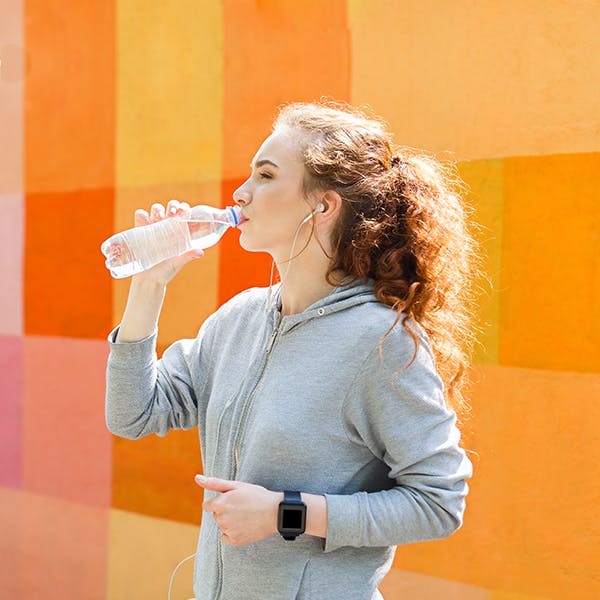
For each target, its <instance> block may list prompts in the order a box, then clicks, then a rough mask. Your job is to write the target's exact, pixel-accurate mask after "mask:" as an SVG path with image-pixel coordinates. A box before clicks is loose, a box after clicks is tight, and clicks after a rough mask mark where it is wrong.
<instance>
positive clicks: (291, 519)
mask: <svg viewBox="0 0 600 600" xmlns="http://www.w3.org/2000/svg"><path fill="white" fill-rule="evenodd" d="M302 509H303V507H302V506H299V507H298V508H286V509H285V510H284V511H283V518H282V523H281V526H282V527H283V529H301V528H302Z"/></svg>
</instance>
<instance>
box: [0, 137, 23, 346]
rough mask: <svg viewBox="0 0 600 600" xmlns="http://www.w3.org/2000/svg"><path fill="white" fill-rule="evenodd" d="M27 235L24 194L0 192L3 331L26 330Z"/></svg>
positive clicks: (0, 328) (0, 324) (0, 317)
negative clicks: (24, 251) (24, 303)
mask: <svg viewBox="0 0 600 600" xmlns="http://www.w3.org/2000/svg"><path fill="white" fill-rule="evenodd" d="M0 146H2V144H0ZM0 162H1V158H0ZM23 235H24V231H23V195H22V194H4V195H2V194H0V240H2V252H0V281H1V282H2V291H1V293H0V334H2V333H8V334H14V335H21V333H22V332H23Z"/></svg>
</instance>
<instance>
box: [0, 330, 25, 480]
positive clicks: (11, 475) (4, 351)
mask: <svg viewBox="0 0 600 600" xmlns="http://www.w3.org/2000/svg"><path fill="white" fill-rule="evenodd" d="M22 346H23V344H22V338H21V337H16V336H5V335H0V415H2V416H1V418H0V485H4V486H9V487H15V488H19V487H21V485H22V479H23V472H22V439H21V430H22V424H23V415H22V402H23V347H22Z"/></svg>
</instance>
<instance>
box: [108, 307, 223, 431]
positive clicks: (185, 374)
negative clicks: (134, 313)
mask: <svg viewBox="0 0 600 600" xmlns="http://www.w3.org/2000/svg"><path fill="white" fill-rule="evenodd" d="M210 321H211V318H210V317H209V318H208V319H206V320H205V321H204V323H203V324H202V327H201V328H200V331H199V332H198V335H197V336H196V338H195V339H184V340H179V341H177V342H175V343H174V344H172V345H171V346H169V348H167V350H165V352H164V354H163V357H162V358H161V359H160V360H157V355H156V338H157V332H156V331H155V332H154V333H153V334H152V335H150V336H148V337H147V338H145V339H143V340H140V341H137V342H115V339H116V336H117V332H118V329H119V328H118V327H116V328H115V329H114V330H113V331H112V332H111V333H110V334H109V336H108V342H109V345H110V352H109V356H108V363H107V368H106V404H105V417H106V426H107V428H108V430H109V431H110V432H111V433H113V434H114V435H117V436H119V437H123V438H127V439H130V440H136V439H139V438H141V437H144V436H146V435H149V434H151V433H155V434H156V435H158V436H160V437H164V436H166V435H167V433H168V432H169V430H171V429H185V430H187V429H192V428H194V427H196V426H197V425H198V410H199V407H198V401H199V398H200V399H201V397H202V391H203V390H204V388H205V385H206V380H207V376H208V371H209V364H208V355H209V354H210V353H209V351H208V350H207V348H206V347H207V346H208V345H209V342H208V335H207V331H208V328H209V324H210Z"/></svg>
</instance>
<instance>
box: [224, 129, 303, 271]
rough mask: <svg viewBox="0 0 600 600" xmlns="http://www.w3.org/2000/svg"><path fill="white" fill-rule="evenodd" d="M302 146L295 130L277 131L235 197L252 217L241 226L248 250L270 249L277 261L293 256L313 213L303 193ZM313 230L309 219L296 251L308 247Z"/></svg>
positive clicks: (264, 145) (244, 246)
mask: <svg viewBox="0 0 600 600" xmlns="http://www.w3.org/2000/svg"><path fill="white" fill-rule="evenodd" d="M298 146H299V142H298V135H297V133H295V132H294V131H293V130H291V129H287V128H286V129H278V130H276V131H275V132H273V133H272V134H271V135H270V136H269V137H268V138H267V139H266V140H265V141H264V142H263V144H262V145H261V147H260V148H259V149H258V152H257V153H256V155H255V156H254V158H253V160H252V164H251V165H250V168H251V169H252V173H251V175H250V177H249V178H248V179H247V180H246V181H245V182H244V183H243V184H242V185H241V186H240V187H239V188H238V189H237V190H236V191H235V192H234V194H233V199H234V200H235V202H236V203H237V204H238V205H239V206H241V208H242V213H243V214H244V216H245V217H246V218H247V219H248V220H247V221H245V222H244V223H242V224H240V225H239V226H238V227H239V229H240V231H241V234H240V245H241V246H242V248H244V249H245V250H248V251H251V252H268V253H269V254H271V255H272V256H273V257H274V258H275V259H276V260H287V259H288V258H289V254H290V249H291V245H292V242H293V239H294V236H295V234H296V230H297V228H298V226H299V225H300V223H301V222H302V220H303V219H304V218H305V217H306V216H308V215H309V214H310V212H311V208H310V206H309V205H308V203H307V202H306V200H305V199H304V197H303V195H302V181H303V178H304V165H303V163H302V161H301V159H300V157H299V153H298ZM304 230H306V231H304ZM310 230H311V223H310V221H307V222H306V223H305V224H304V225H303V226H302V229H301V231H300V233H299V234H298V240H297V242H296V249H295V250H294V252H297V250H298V249H300V248H302V247H303V246H304V243H305V242H306V239H307V238H308V234H309V232H310Z"/></svg>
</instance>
